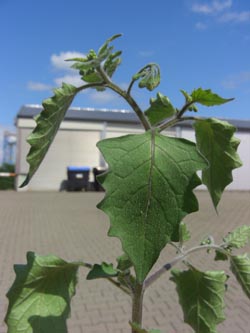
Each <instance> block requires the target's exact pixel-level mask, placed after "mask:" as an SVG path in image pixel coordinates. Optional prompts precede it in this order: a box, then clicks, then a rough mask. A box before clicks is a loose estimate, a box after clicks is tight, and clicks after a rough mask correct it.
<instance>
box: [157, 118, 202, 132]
mask: <svg viewBox="0 0 250 333" xmlns="http://www.w3.org/2000/svg"><path fill="white" fill-rule="evenodd" d="M201 119H202V118H199V117H182V118H178V117H175V118H173V119H170V120H168V121H166V122H165V123H162V124H161V125H160V126H159V132H162V131H164V130H165V129H166V128H168V127H172V126H174V125H176V124H177V123H179V122H181V121H187V120H201Z"/></svg>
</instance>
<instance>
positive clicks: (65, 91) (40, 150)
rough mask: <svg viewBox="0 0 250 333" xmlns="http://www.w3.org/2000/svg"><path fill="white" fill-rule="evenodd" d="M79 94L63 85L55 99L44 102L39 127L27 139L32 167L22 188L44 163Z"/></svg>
mask: <svg viewBox="0 0 250 333" xmlns="http://www.w3.org/2000/svg"><path fill="white" fill-rule="evenodd" d="M77 92H78V90H77V88H76V87H74V86H72V85H70V84H66V83H63V84H62V87H61V88H59V89H55V90H54V93H55V95H54V96H53V97H51V98H48V99H46V100H45V101H44V102H43V111H42V112H41V113H40V114H39V116H37V117H36V118H35V121H36V124H37V125H36V127H35V129H34V130H33V132H32V133H31V134H30V135H29V137H28V139H27V142H28V143H29V144H30V146H31V148H30V151H29V153H28V155H27V162H28V163H29V166H30V167H29V173H28V175H27V177H26V179H25V181H24V182H23V184H22V185H21V187H23V186H25V185H27V184H28V183H29V181H30V179H31V178H32V176H33V175H34V174H35V172H36V170H37V169H38V167H39V166H40V164H41V163H42V161H43V159H44V157H45V155H46V154H47V151H48V150H49V147H50V145H51V143H52V142H53V140H54V138H55V135H56V133H57V131H58V129H59V126H60V124H61V122H62V120H63V118H64V116H65V114H66V112H67V110H68V108H69V106H70V105H71V103H72V101H73V99H74V97H75V95H76V94H77Z"/></svg>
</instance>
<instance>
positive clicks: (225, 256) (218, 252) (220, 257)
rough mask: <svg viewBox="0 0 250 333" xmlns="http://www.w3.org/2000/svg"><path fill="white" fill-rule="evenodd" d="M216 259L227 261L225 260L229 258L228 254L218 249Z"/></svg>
mask: <svg viewBox="0 0 250 333" xmlns="http://www.w3.org/2000/svg"><path fill="white" fill-rule="evenodd" d="M214 260H215V261H219V260H222V261H225V260H228V256H227V255H226V254H225V253H223V252H220V251H217V250H216V251H215V257H214Z"/></svg>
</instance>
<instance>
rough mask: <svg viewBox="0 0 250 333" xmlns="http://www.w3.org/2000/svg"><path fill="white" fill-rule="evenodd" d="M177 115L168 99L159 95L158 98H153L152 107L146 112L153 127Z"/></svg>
mask: <svg viewBox="0 0 250 333" xmlns="http://www.w3.org/2000/svg"><path fill="white" fill-rule="evenodd" d="M175 113H176V109H175V108H174V107H173V105H172V104H171V103H170V101H169V99H168V97H166V96H164V95H162V94H161V93H158V94H157V97H156V98H151V100H150V107H149V108H148V109H147V110H146V111H145V114H146V116H147V117H148V119H149V121H150V123H151V125H155V124H157V123H160V122H161V121H163V120H164V119H166V118H169V117H171V116H173V115H174V114H175Z"/></svg>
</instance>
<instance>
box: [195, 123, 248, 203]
mask: <svg viewBox="0 0 250 333" xmlns="http://www.w3.org/2000/svg"><path fill="white" fill-rule="evenodd" d="M194 128H195V134H196V141H197V147H198V149H199V151H200V152H201V154H202V155H203V156H204V157H205V158H206V159H207V160H208V162H209V167H208V168H207V169H205V170H203V171H202V182H203V184H205V185H206V186H207V188H208V190H209V192H210V195H211V198H212V201H213V204H214V206H215V208H216V207H217V205H218V203H219V201H220V198H221V195H222V193H223V191H224V189H225V187H226V186H227V185H228V184H230V183H231V182H232V180H233V178H232V170H233V169H235V168H239V167H240V166H241V165H242V163H241V161H240V158H239V156H238V154H237V147H238V145H239V140H237V139H236V138H235V137H234V136H233V135H234V132H235V127H234V126H232V125H231V124H229V123H228V122H226V121H222V120H218V119H214V118H210V119H204V120H197V121H196V122H195V124H194Z"/></svg>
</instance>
